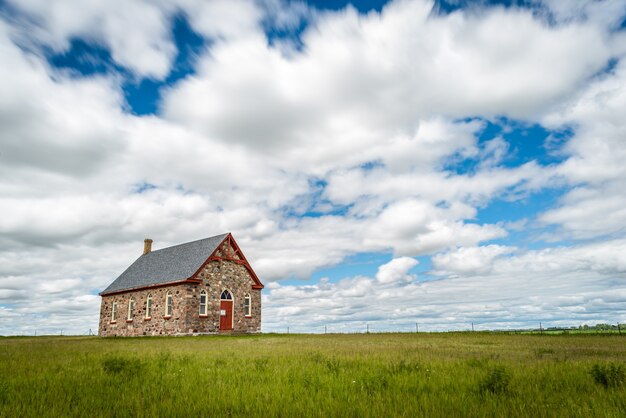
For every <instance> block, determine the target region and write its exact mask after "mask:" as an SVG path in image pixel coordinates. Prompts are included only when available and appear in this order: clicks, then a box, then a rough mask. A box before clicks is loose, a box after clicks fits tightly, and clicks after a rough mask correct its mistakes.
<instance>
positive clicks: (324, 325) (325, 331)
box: [324, 325, 326, 334]
mask: <svg viewBox="0 0 626 418" xmlns="http://www.w3.org/2000/svg"><path fill="white" fill-rule="evenodd" d="M324 334H326V325H324Z"/></svg>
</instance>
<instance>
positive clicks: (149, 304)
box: [144, 293, 152, 320]
mask: <svg viewBox="0 0 626 418" xmlns="http://www.w3.org/2000/svg"><path fill="white" fill-rule="evenodd" d="M144 319H145V320H150V319H152V293H148V296H147V297H146V316H145V317H144Z"/></svg>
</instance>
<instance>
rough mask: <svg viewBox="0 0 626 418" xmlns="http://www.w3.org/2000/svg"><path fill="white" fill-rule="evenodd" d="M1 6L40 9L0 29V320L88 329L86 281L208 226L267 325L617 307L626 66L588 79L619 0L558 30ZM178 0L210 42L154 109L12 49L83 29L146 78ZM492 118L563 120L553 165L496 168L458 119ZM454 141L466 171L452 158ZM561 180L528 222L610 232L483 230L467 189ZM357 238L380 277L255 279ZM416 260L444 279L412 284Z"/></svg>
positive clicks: (520, 22)
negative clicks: (556, 198) (533, 239)
mask: <svg viewBox="0 0 626 418" xmlns="http://www.w3.org/2000/svg"><path fill="white" fill-rule="evenodd" d="M608 3H610V4H608ZM13 5H14V7H15V8H17V9H19V10H21V11H23V12H25V13H27V14H28V15H29V16H30V17H31V18H36V19H34V20H30V21H29V24H28V25H26V26H25V24H24V20H19V19H18V20H16V21H9V20H8V19H4V17H3V20H2V23H1V24H0V61H2V62H3V65H2V66H1V67H0V90H2V92H3V94H2V95H0V121H1V122H2V123H1V124H0V196H2V197H1V198H0V213H2V214H3V216H2V217H0V304H1V306H0V324H3V326H4V328H3V327H1V326H0V333H9V332H10V333H12V332H20V331H24V332H31V331H34V328H37V329H39V330H43V329H47V330H48V332H56V330H58V329H60V328H65V329H66V332H67V331H68V329H69V328H71V329H73V330H74V332H86V331H87V329H88V328H89V327H92V328H95V326H96V322H97V312H98V309H99V305H98V298H97V297H96V296H95V293H96V292H97V291H100V290H102V289H103V288H104V287H105V286H106V285H107V284H108V283H109V282H110V281H111V280H113V279H114V278H115V277H116V276H117V275H118V274H119V273H120V272H121V271H123V269H124V268H125V267H127V266H128V264H130V262H132V261H133V260H134V258H135V257H136V256H138V255H139V253H140V251H141V242H142V240H143V238H145V237H147V236H148V237H151V238H153V239H155V247H157V248H159V247H162V246H166V245H170V244H176V243H180V242H185V241H188V240H192V239H197V238H201V237H205V236H209V235H212V234H217V233H221V232H224V231H232V232H233V233H234V234H235V237H236V238H237V240H238V242H239V243H240V245H241V246H242V248H243V250H244V251H245V253H246V255H247V257H248V259H250V261H251V262H252V264H253V266H254V267H255V270H256V271H257V272H258V273H259V275H260V277H261V279H262V280H264V281H265V282H268V291H267V292H266V295H265V308H266V311H265V312H264V321H266V327H267V329H278V328H279V326H280V324H282V323H286V321H288V320H294V321H296V322H297V324H299V325H301V326H303V327H304V326H307V327H313V326H317V325H321V324H324V323H339V322H343V321H347V322H348V323H355V322H358V321H391V322H393V323H397V324H400V323H411V321H413V318H416V317H417V318H431V323H432V326H433V327H435V326H439V327H442V326H445V325H444V324H446V323H450V324H460V323H466V322H467V321H468V320H470V318H479V317H480V318H484V320H485V322H489V321H491V322H489V323H490V324H493V326H497V324H503V323H506V321H512V322H511V323H518V322H519V321H518V319H516V318H519V317H524V318H539V317H541V316H542V315H545V316H546V317H550V318H552V319H554V320H555V321H557V320H559V321H561V320H564V319H563V318H575V319H576V320H581V321H583V320H587V319H589V318H600V316H601V315H600V313H602V312H605V310H607V309H609V307H610V308H611V309H613V308H615V307H616V306H617V308H618V309H617V310H614V312H618V314H616V315H622V311H623V309H622V308H620V305H619V304H620V303H622V302H623V289H624V286H623V283H622V282H621V281H620V280H623V266H622V263H620V260H621V258H620V257H619V254H620V253H621V250H622V249H623V243H622V242H621V241H620V239H621V238H622V237H623V233H624V230H623V225H624V222H625V219H626V218H625V216H626V215H624V211H623V210H622V209H621V208H623V207H625V206H626V202H623V198H622V196H623V193H621V190H624V189H625V188H626V185H624V184H623V179H624V178H626V176H625V175H624V174H626V173H624V170H623V164H622V163H621V162H622V160H623V159H624V157H626V155H624V146H623V144H622V142H623V141H622V138H623V137H624V132H625V131H624V126H626V125H624V123H623V121H622V119H623V117H622V115H623V114H624V111H625V110H626V107H625V105H624V89H623V86H624V84H625V80H626V78H625V76H624V64H623V62H622V61H619V62H618V64H617V66H616V67H615V68H614V69H613V71H612V72H610V73H607V74H604V75H602V76H595V74H596V73H597V71H598V70H600V69H602V68H603V67H605V66H606V64H607V62H608V59H609V58H611V57H617V58H618V59H621V57H622V55H621V54H624V53H625V52H626V46H625V45H626V43H625V42H624V40H625V38H624V37H623V35H622V34H620V33H615V32H611V28H612V26H611V25H612V24H613V23H611V22H613V20H610V21H609V20H607V19H608V18H605V17H606V16H608V13H605V12H606V10H608V7H609V6H610V7H615V9H611V10H617V9H618V7H617V5H618V4H617V3H615V2H603V5H601V6H600V5H595V4H591V3H589V4H587V3H585V5H583V6H581V7H584V8H585V13H587V14H589V15H590V16H591V15H594V16H596V17H593V16H592V17H590V18H587V19H569V18H568V17H566V15H563V16H564V17H562V21H560V22H559V24H558V25H554V26H550V25H548V24H547V23H546V22H545V21H544V20H542V17H540V16H539V17H537V16H535V15H533V13H532V12H531V11H528V10H522V9H515V8H513V9H503V8H496V9H491V8H489V9H484V10H483V9H480V10H474V11H472V12H455V13H452V14H450V15H446V16H436V15H434V14H432V13H431V7H432V3H431V2H427V1H422V0H416V1H402V2H396V3H393V4H390V5H387V6H386V7H385V9H384V11H383V13H382V14H378V13H375V12H372V13H370V14H368V15H359V14H357V13H356V11H355V10H354V9H353V8H351V7H348V8H346V9H344V10H341V11H337V12H335V11H326V12H316V11H311V10H309V9H308V8H307V7H305V6H303V5H298V4H293V3H290V4H289V5H288V7H289V9H283V7H284V4H283V3H282V2H271V1H269V2H264V3H263V4H257V3H252V2H196V1H192V0H181V1H179V2H177V3H176V4H173V3H171V4H170V3H159V2H156V3H155V2H135V3H133V4H132V5H129V4H126V3H124V4H123V5H122V4H121V3H119V2H109V3H102V4H86V3H83V2H71V1H61V2H54V3H47V2H41V1H38V0H28V1H24V2H19V3H18V2H13ZM554 7H557V6H554ZM599 8H602V10H603V11H600V9H599ZM276 10H279V11H280V12H281V13H278V14H276ZM178 12H182V13H183V14H186V15H187V17H188V18H189V21H190V24H191V26H192V28H193V29H194V30H195V31H197V32H198V33H200V34H202V35H203V36H205V37H210V38H211V42H212V43H211V44H210V47H209V49H208V50H207V51H204V52H203V55H202V56H201V57H199V60H198V61H197V68H195V70H197V71H196V72H195V75H193V76H189V77H187V78H186V79H184V80H182V81H181V82H180V83H179V84H176V85H175V86H168V88H167V89H166V90H167V91H166V92H165V93H164V102H163V112H164V113H163V114H162V115H161V114H159V115H154V116H145V117H137V116H133V115H130V114H128V113H127V112H125V104H124V100H123V94H122V90H121V88H120V85H119V83H120V80H118V79H116V78H115V77H113V76H99V77H76V75H75V74H74V75H71V74H68V73H67V72H62V71H59V70H57V69H54V68H52V67H50V66H49V65H48V64H47V63H46V62H45V59H44V58H43V56H42V54H40V53H39V54H38V53H36V52H37V51H38V50H37V49H36V48H34V49H31V52H25V50H24V49H22V48H20V47H19V46H18V45H22V46H23V45H29V46H30V47H31V48H32V47H33V45H34V44H36V43H37V42H42V43H43V44H44V45H45V46H47V47H50V48H52V49H53V50H54V51H56V52H62V51H66V50H67V48H68V45H69V44H68V42H69V40H70V39H72V38H73V37H80V38H84V39H86V40H88V41H96V42H98V43H100V44H102V45H104V46H105V47H107V48H108V49H110V51H111V54H112V57H113V59H114V60H115V62H116V63H117V64H120V65H122V66H124V67H126V68H127V69H129V70H130V71H131V72H132V76H133V77H137V79H141V78H142V77H155V78H163V77H165V76H166V75H167V74H168V73H169V71H170V67H171V63H172V59H173V57H174V56H175V53H176V51H175V48H174V45H173V43H172V39H171V33H170V32H171V27H170V19H171V18H172V16H173V15H174V14H176V13H178ZM282 12H284V13H282ZM601 12H602V13H605V14H604V16H605V17H601V16H600V15H601V14H602V13H601ZM268 13H269V15H268ZM309 13H310V15H309ZM576 13H578V12H576ZM594 13H596V14H594ZM598 16H600V17H598ZM303 18H307V19H311V22H310V26H309V27H308V29H307V30H306V31H305V32H304V33H303V34H302V42H303V45H302V50H300V51H297V50H290V51H288V53H286V51H285V46H284V45H282V46H280V47H278V46H277V47H272V46H270V45H269V43H268V40H267V38H266V36H265V34H264V33H263V29H262V28H263V24H264V22H265V23H266V24H267V21H268V20H272V19H274V23H275V24H277V25H279V26H281V27H284V28H291V27H293V26H292V25H295V22H299V21H300V19H303ZM511 27H514V28H516V30H515V31H511V30H510V28H511ZM27 41H28V42H27ZM590 77H595V78H591V79H590ZM590 80H591V81H590ZM493 115H505V116H509V117H523V118H528V120H529V122H530V123H532V122H537V121H538V122H542V123H544V124H546V125H547V126H549V127H554V128H561V127H562V126H563V125H564V124H567V125H571V126H574V136H573V138H572V139H571V140H570V141H569V142H568V144H567V145H566V146H565V150H564V152H566V153H567V160H566V161H564V162H563V163H560V164H554V165H552V166H549V167H545V166H541V165H539V164H538V163H537V162H534V161H531V162H529V163H527V164H524V165H521V166H517V167H506V166H503V165H502V162H503V161H505V160H506V158H505V157H506V156H507V155H508V153H509V152H510V149H509V148H507V147H508V145H507V143H506V142H505V140H504V139H503V138H501V137H499V136H495V137H492V138H486V139H485V141H484V142H483V143H482V145H481V146H478V144H477V140H476V135H477V134H478V133H479V132H481V130H482V129H483V128H484V123H483V122H480V121H479V120H478V119H476V118H475V117H476V116H479V117H480V116H482V117H487V118H488V117H490V116H493ZM468 157H471V158H473V159H474V160H476V161H477V165H476V168H475V169H474V170H472V171H471V172H469V173H464V174H459V173H456V172H455V171H454V170H453V169H452V168H451V167H454V165H455V163H457V162H459V161H462V160H463V159H465V158H468ZM554 184H558V185H561V186H563V185H565V186H567V187H576V188H575V189H573V190H571V191H570V190H569V189H568V192H567V193H566V194H565V196H564V197H563V199H562V201H560V206H559V207H551V208H549V209H548V210H547V212H546V213H545V214H543V215H542V216H541V217H540V219H539V220H540V221H541V222H543V224H542V225H546V224H550V225H552V224H556V225H558V226H559V227H560V229H559V232H558V233H559V234H563V233H565V234H566V235H567V236H568V237H574V238H598V237H603V236H611V237H613V238H614V241H611V242H608V243H606V245H604V243H600V244H598V245H597V246H596V247H594V246H592V245H588V246H585V247H575V248H570V249H567V248H566V249H563V250H545V251H530V252H526V253H525V252H524V249H523V248H518V250H517V251H516V252H512V251H513V250H512V249H511V248H509V247H504V246H497V245H493V244H490V243H489V241H490V240H493V239H497V238H504V237H507V234H508V230H511V229H513V227H515V226H514V225H512V224H511V225H509V224H507V223H497V224H490V223H484V222H479V221H478V220H477V216H478V214H479V209H480V208H484V207H485V206H487V205H488V204H489V202H490V201H492V200H493V199H494V198H505V199H510V200H514V199H518V198H519V197H520V196H525V195H527V194H528V193H530V192H533V191H538V190H542V189H543V188H544V187H548V186H552V185H554ZM142 186H143V187H144V188H145V190H140V189H141V188H142ZM304 214H306V216H303V215H304ZM525 216H526V215H525ZM528 216H529V217H530V218H531V219H529V220H528V223H527V225H528V224H532V222H533V219H532V214H530V215H528ZM590 219H592V220H593V221H589V220H590ZM517 229H519V228H517ZM520 247H521V246H520ZM366 252H384V253H388V254H389V253H391V254H393V256H394V257H396V258H394V260H392V261H391V262H390V263H389V264H387V265H385V266H381V267H380V269H379V272H378V274H377V275H376V277H362V276H359V277H349V278H345V279H343V280H339V281H338V282H331V281H328V280H321V281H319V282H318V283H312V284H309V285H307V286H281V285H279V284H277V283H272V282H273V281H275V280H281V279H285V278H291V277H297V278H301V279H307V278H309V276H310V275H311V274H312V273H313V272H315V271H316V270H318V269H320V268H321V267H331V266H334V265H336V264H338V263H341V262H342V261H343V260H345V259H346V257H348V256H350V255H353V254H356V253H366ZM423 255H433V256H434V258H433V264H434V268H435V270H434V271H433V273H436V274H437V278H438V279H440V280H436V281H430V282H418V283H416V282H415V280H413V276H412V275H411V274H409V270H410V269H411V268H412V267H414V266H415V264H414V263H416V260H415V259H414V258H412V257H416V256H423ZM24 260H29V261H28V262H27V263H25V262H24ZM581 260H582V261H581ZM51 266H54V268H51ZM528 271H532V272H533V277H530V278H528V277H527V274H526V273H527V272H528ZM564 272H565V273H567V280H565V279H563V278H562V277H563V276H559V274H564ZM417 278H418V280H419V279H424V277H420V276H418V277H417ZM33 287H35V288H37V289H38V290H37V291H36V292H35V293H29V289H31V288H33ZM540 290H541V291H540ZM550 292H553V293H550ZM546 293H549V294H550V296H545V294H546ZM518 294H519V295H520V296H519V301H517V300H516V297H517V295H518ZM27 296H28V297H27ZM433 300H437V301H438V302H437V303H434V302H432V301H433ZM391 301H393V303H390V302H391ZM581 310H582V311H581ZM585 310H586V311H585ZM34 311H36V312H37V315H35V316H33V315H32V312H34ZM583 311H585V312H586V313H585V312H583ZM581 312H582V313H581ZM606 312H608V311H606ZM304 313H309V314H310V318H311V319H310V321H309V320H303V319H302V320H301V319H297V317H298V316H300V315H302V316H304ZM570 314H571V316H568V315H570ZM592 314H593V315H595V316H593V315H592ZM290 318H291V319H290ZM293 318H296V319H293ZM5 319H6V320H5ZM546 319H547V318H546ZM307 321H309V322H307ZM394 321H395V322H394ZM498 321H501V322H498ZM516 321H517V322H516ZM381 323H382V322H381ZM6 324H9V325H6ZM436 324H439V325H436ZM294 325H295V323H294ZM455 326H457V325H455ZM458 326H461V325H458ZM463 326H465V325H463ZM85 328H87V329H85Z"/></svg>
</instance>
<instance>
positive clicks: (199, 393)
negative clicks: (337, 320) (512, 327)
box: [0, 332, 626, 417]
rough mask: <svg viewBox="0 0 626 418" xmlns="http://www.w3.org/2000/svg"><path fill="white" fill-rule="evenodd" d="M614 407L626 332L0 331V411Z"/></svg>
mask: <svg viewBox="0 0 626 418" xmlns="http://www.w3.org/2000/svg"><path fill="white" fill-rule="evenodd" d="M244 415H248V416H250V415H251V416H270V417H291V416H313V417H332V416H338V417H384V416H402V417H415V416H422V417H487V416H489V417H506V416H528V417H542V416H546V417H552V416H562V417H620V416H621V417H623V416H626V336H620V335H616V334H607V335H601V334H600V335H597V334H596V335H593V334H570V335H567V334H566V335H520V334H506V333H488V332H475V333H469V332H468V333H420V334H328V335H293V334H292V335H284V334H283V335H279V334H265V335H252V336H232V337H226V336H202V337H143V338H98V337H3V338H0V416H3V417H4V416H6V417H28V416H63V417H66V416H69V417H72V416H75V417H78V416H80V417H87V416H88V417H92V416H116V417H125V416H146V417H147V416H150V417H153V416H187V417H195V416H244Z"/></svg>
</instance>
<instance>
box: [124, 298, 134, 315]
mask: <svg viewBox="0 0 626 418" xmlns="http://www.w3.org/2000/svg"><path fill="white" fill-rule="evenodd" d="M134 310H135V298H134V297H132V296H131V298H130V299H128V315H127V316H126V320H127V321H132V320H133V318H134V317H135V312H134Z"/></svg>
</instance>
